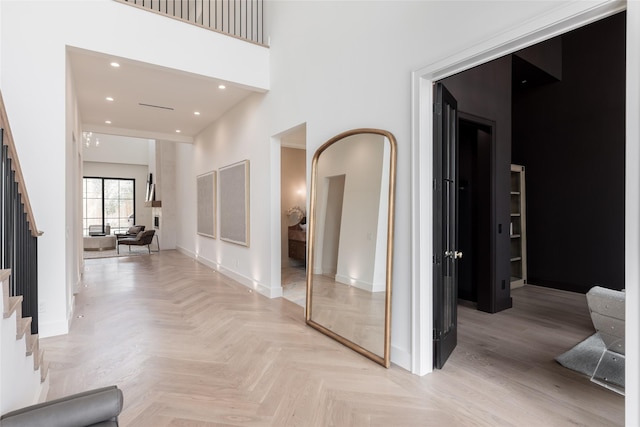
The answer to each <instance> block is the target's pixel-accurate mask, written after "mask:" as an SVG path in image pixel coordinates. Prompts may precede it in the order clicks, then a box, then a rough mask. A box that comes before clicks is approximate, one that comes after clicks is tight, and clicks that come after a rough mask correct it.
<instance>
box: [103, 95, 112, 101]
mask: <svg viewBox="0 0 640 427" xmlns="http://www.w3.org/2000/svg"><path fill="white" fill-rule="evenodd" d="M105 99H106V100H107V101H113V98H112V97H110V96H107V97H106V98H105Z"/></svg>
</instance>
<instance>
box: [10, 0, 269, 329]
mask: <svg viewBox="0 0 640 427" xmlns="http://www.w3.org/2000/svg"><path fill="white" fill-rule="evenodd" d="M0 9H1V10H2V14H1V15H0V16H1V19H2V21H1V22H0V31H1V33H0V53H1V55H2V57H1V58H0V62H1V64H2V65H1V67H2V68H1V69H0V75H1V76H2V77H1V80H0V88H1V89H2V93H3V96H4V100H5V104H6V107H7V110H8V115H9V119H10V122H11V126H12V130H13V134H14V137H15V139H16V145H17V151H18V155H19V157H20V163H21V166H22V169H23V173H24V175H25V177H26V185H27V188H28V191H29V197H30V200H31V203H32V206H33V210H34V214H35V217H36V221H37V224H38V227H39V228H40V229H41V230H42V231H44V233H45V234H44V235H43V236H42V237H41V238H40V239H39V242H38V251H39V271H38V275H39V278H40V285H39V294H40V297H41V300H42V301H45V302H46V309H45V310H44V311H43V312H41V313H40V321H41V328H40V335H41V336H42V337H46V336H51V335H56V334H60V333H66V332H67V331H68V321H69V320H70V314H69V313H70V310H71V308H72V307H71V306H70V303H69V302H68V301H67V300H66V299H65V295H66V294H67V293H68V289H67V280H69V278H70V277H71V275H68V274H67V271H66V270H67V269H69V268H72V267H71V266H70V265H69V264H68V263H67V261H66V260H65V257H67V258H68V257H70V256H73V255H72V254H71V251H72V248H73V243H69V239H71V240H76V238H75V236H72V235H70V234H69V233H68V230H67V228H68V226H69V221H70V219H69V218H70V217H71V216H72V215H73V213H72V210H73V207H72V204H73V203H72V202H71V201H70V200H73V199H74V198H75V197H77V196H75V195H74V193H75V192H76V191H77V189H76V188H74V187H68V186H67V185H66V184H67V175H68V174H72V173H73V174H78V172H77V171H75V172H69V170H73V169H77V168H78V166H77V164H76V163H77V161H75V160H74V159H72V156H71V155H70V151H71V150H69V152H67V150H66V149H65V147H66V144H69V143H70V138H69V136H70V130H72V129H76V130H81V120H82V118H81V117H79V116H73V108H66V103H67V99H66V98H67V96H66V93H67V91H68V90H71V88H69V86H68V85H67V82H66V81H65V73H66V65H67V63H66V48H67V46H72V47H77V48H81V49H87V50H90V51H96V52H101V53H106V54H110V55H114V56H119V57H124V58H131V59H134V60H138V61H144V62H148V63H151V64H156V65H160V66H163V67H168V68H173V69H176V70H180V71H185V72H189V73H195V74H200V75H203V76H207V77H212V78H218V79H223V80H228V81H230V82H234V83H237V84H240V85H245V86H248V87H254V88H257V89H260V90H264V89H268V88H269V69H268V64H269V52H268V49H266V48H264V47H261V46H258V45H255V44H250V43H245V42H242V41H240V40H237V39H234V38H232V37H227V36H224V35H221V34H218V33H215V32H212V31H208V30H205V29H202V28H198V27H195V26H192V25H185V24H184V23H181V22H178V21H176V20H173V19H168V18H166V17H163V16H159V15H157V14H154V13H149V12H148V11H144V10H139V9H137V8H134V7H130V6H128V5H124V4H120V3H117V2H114V1H111V0H89V1H83V2H77V1H62V0H53V1H29V2H24V1H11V0H8V1H2V2H0ZM115 23H117V29H116V28H115V27H114V25H115ZM203 52H214V53H215V54H203ZM71 97H73V96H72V95H71ZM74 121H76V123H73V122H74ZM77 136H78V135H77ZM63 247H66V248H67V250H63ZM76 249H77V248H76ZM76 252H78V251H77V250H76Z"/></svg>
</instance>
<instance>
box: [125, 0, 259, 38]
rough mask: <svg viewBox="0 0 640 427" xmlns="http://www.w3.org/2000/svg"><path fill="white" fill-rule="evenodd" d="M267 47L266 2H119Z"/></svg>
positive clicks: (174, 0)
mask: <svg viewBox="0 0 640 427" xmlns="http://www.w3.org/2000/svg"><path fill="white" fill-rule="evenodd" d="M116 1H118V2H120V3H125V4H130V5H134V6H138V7H142V8H144V9H148V10H151V11H154V12H156V13H160V14H163V15H167V16H169V17H172V18H176V19H180V20H182V21H186V22H189V23H192V24H195V25H198V26H201V27H204V28H208V29H210V30H213V31H218V32H221V33H224V34H227V35H230V36H233V37H238V38H241V39H244V40H247V41H250V42H253V43H257V44H260V45H264V44H265V43H264V0H116Z"/></svg>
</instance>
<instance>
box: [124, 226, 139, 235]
mask: <svg viewBox="0 0 640 427" xmlns="http://www.w3.org/2000/svg"><path fill="white" fill-rule="evenodd" d="M141 231H142V228H141V227H139V226H137V225H134V226H133V227H129V230H128V231H127V234H138V233H139V232H141Z"/></svg>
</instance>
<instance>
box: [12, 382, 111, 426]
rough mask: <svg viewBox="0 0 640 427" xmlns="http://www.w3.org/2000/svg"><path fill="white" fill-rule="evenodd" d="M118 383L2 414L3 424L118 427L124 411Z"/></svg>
mask: <svg viewBox="0 0 640 427" xmlns="http://www.w3.org/2000/svg"><path fill="white" fill-rule="evenodd" d="M122 403H123V397H122V391H121V390H120V389H118V387H117V386H110V387H104V388H99V389H96V390H91V391H86V392H84V393H79V394H74V395H72V396H67V397H63V398H61V399H56V400H52V401H50V402H44V403H40V404H37V405H33V406H27V407H26V408H22V409H18V410H17V411H12V412H9V413H7V414H5V415H3V416H2V417H0V425H2V427H70V426H78V427H88V426H101V427H116V426H117V425H118V415H120V412H121V411H122Z"/></svg>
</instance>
